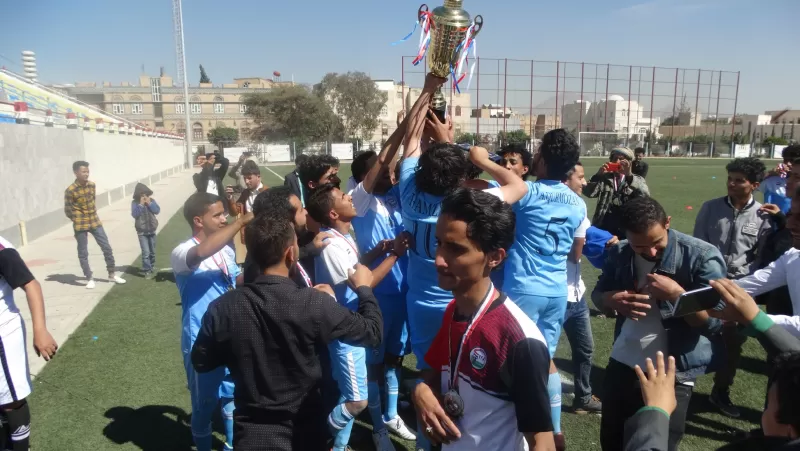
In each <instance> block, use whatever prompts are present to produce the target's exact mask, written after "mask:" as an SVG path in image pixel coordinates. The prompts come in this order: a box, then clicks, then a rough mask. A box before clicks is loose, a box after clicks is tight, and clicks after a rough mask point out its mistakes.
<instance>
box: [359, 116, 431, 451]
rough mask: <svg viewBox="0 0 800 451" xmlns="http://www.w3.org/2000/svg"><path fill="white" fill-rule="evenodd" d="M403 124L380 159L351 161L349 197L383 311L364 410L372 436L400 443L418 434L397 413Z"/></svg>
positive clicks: (402, 327)
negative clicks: (388, 434) (398, 167)
mask: <svg viewBox="0 0 800 451" xmlns="http://www.w3.org/2000/svg"><path fill="white" fill-rule="evenodd" d="M405 124H406V122H405V121H403V122H402V123H401V124H400V126H399V127H398V128H397V129H396V130H395V132H394V133H392V136H390V137H389V139H388V140H387V142H386V144H385V145H384V147H383V149H382V150H381V153H380V155H376V154H375V152H369V151H368V152H364V153H363V154H361V155H359V156H358V157H357V158H356V160H355V161H353V176H354V177H355V178H356V180H357V182H358V184H357V185H356V186H355V188H354V189H353V190H352V192H350V195H351V196H352V199H353V205H354V206H355V207H356V213H357V216H356V217H355V218H353V221H352V223H353V229H354V230H355V233H356V242H357V243H358V250H359V252H360V253H361V255H362V256H363V257H362V259H361V262H362V263H363V264H365V265H367V266H369V267H370V268H373V273H374V274H375V277H376V278H378V279H383V280H382V282H381V283H380V284H378V285H376V286H375V296H376V297H377V298H378V303H379V305H380V307H381V313H383V333H384V336H383V341H382V342H381V345H380V346H379V347H377V348H375V349H372V350H370V351H368V354H367V365H368V367H367V379H368V388H369V406H368V407H369V413H370V416H371V417H372V424H373V425H374V426H373V434H375V433H376V432H377V433H379V434H380V433H381V430H382V429H386V428H388V429H389V430H391V431H392V432H394V433H395V434H397V435H398V436H399V437H401V438H403V439H404V440H414V439H416V435H415V434H414V433H413V432H412V431H411V430H410V429H409V428H408V427H407V426H406V425H405V423H404V422H403V419H402V418H400V415H398V413H397V398H398V394H399V389H400V387H399V373H400V368H401V367H402V363H403V355H404V353H405V349H406V344H407V341H408V313H407V311H406V292H407V291H408V282H407V279H406V271H407V269H408V258H407V257H406V256H405V254H406V250H407V249H408V245H409V238H410V236H409V235H408V233H407V232H405V233H404V231H403V217H402V214H401V212H400V194H399V188H398V186H397V185H395V184H394V177H393V174H392V172H393V171H392V170H391V168H392V164H393V163H394V160H395V157H396V155H397V150H398V149H399V147H400V141H401V140H402V138H403V135H404V134H405ZM381 378H383V379H385V383H386V414H385V415H384V414H383V411H382V409H381V394H380V389H379V386H378V383H379V382H380V380H381ZM383 423H385V424H386V426H385V427H384V426H383V425H382V424H383ZM376 441H377V440H376Z"/></svg>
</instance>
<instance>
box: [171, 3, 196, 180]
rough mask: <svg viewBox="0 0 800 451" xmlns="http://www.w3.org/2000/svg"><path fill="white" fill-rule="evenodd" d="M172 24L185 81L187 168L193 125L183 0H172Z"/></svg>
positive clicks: (179, 76)
mask: <svg viewBox="0 0 800 451" xmlns="http://www.w3.org/2000/svg"><path fill="white" fill-rule="evenodd" d="M172 24H173V32H174V34H175V58H176V62H177V70H178V77H177V78H178V83H183V109H184V113H185V114H186V126H185V127H184V130H185V131H184V133H185V137H184V142H185V143H186V169H189V168H191V167H192V133H193V130H192V125H191V118H190V116H189V82H188V81H187V79H186V54H185V52H184V41H183V10H182V9H181V0H172Z"/></svg>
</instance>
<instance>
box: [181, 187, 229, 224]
mask: <svg viewBox="0 0 800 451" xmlns="http://www.w3.org/2000/svg"><path fill="white" fill-rule="evenodd" d="M217 202H222V199H221V198H220V197H219V196H217V195H216V194H209V193H202V192H198V193H194V194H192V195H191V196H189V198H188V199H186V202H184V204H183V217H184V218H185V219H186V222H188V223H189V227H191V228H194V218H195V217H197V216H203V215H204V214H206V211H208V207H210V206H212V205H214V204H216V203H217Z"/></svg>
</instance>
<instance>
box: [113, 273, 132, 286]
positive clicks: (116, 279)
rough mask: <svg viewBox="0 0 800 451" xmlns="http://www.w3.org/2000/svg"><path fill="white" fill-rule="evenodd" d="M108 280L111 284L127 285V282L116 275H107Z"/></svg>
mask: <svg viewBox="0 0 800 451" xmlns="http://www.w3.org/2000/svg"><path fill="white" fill-rule="evenodd" d="M108 278H109V279H111V281H112V282H115V283H118V284H120V285H122V284H123V283H128V281H127V280H125V279H123V278H122V277H120V276H119V275H118V274H117V273H114V274H109V275H108Z"/></svg>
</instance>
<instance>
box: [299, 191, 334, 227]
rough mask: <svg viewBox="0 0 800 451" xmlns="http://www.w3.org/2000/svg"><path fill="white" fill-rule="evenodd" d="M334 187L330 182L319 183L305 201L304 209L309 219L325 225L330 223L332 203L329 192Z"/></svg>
mask: <svg viewBox="0 0 800 451" xmlns="http://www.w3.org/2000/svg"><path fill="white" fill-rule="evenodd" d="M334 189H336V185H334V184H332V183H326V184H324V185H320V186H319V187H318V188H317V189H315V190H314V191H313V192H312V193H311V197H309V198H308V200H307V201H306V211H307V212H308V215H309V216H311V219H313V220H315V221H317V222H318V223H320V224H322V225H325V226H327V225H330V222H331V219H330V218H331V216H330V213H331V210H333V203H334V200H333V195H332V194H331V193H332V191H333V190H334Z"/></svg>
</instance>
